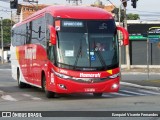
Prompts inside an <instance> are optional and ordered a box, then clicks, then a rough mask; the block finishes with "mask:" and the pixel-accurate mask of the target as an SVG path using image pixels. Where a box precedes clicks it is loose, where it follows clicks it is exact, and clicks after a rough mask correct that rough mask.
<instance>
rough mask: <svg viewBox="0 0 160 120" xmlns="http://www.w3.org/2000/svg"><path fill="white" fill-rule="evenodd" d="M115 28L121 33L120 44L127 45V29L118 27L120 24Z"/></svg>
mask: <svg viewBox="0 0 160 120" xmlns="http://www.w3.org/2000/svg"><path fill="white" fill-rule="evenodd" d="M117 30H119V31H120V32H121V33H122V35H123V40H122V41H123V44H122V45H128V44H129V34H128V31H127V30H126V29H125V28H123V27H120V26H117Z"/></svg>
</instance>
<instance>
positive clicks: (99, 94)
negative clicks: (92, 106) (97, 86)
mask: <svg viewBox="0 0 160 120" xmlns="http://www.w3.org/2000/svg"><path fill="white" fill-rule="evenodd" d="M102 94H103V93H93V95H94V97H101V96H102Z"/></svg>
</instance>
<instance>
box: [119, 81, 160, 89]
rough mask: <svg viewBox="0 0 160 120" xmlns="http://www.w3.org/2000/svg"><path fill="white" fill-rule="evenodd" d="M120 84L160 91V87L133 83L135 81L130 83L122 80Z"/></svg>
mask: <svg viewBox="0 0 160 120" xmlns="http://www.w3.org/2000/svg"><path fill="white" fill-rule="evenodd" d="M120 84H121V85H124V86H130V87H135V88H142V89H148V90H156V91H160V87H153V86H142V85H138V84H133V83H128V82H120Z"/></svg>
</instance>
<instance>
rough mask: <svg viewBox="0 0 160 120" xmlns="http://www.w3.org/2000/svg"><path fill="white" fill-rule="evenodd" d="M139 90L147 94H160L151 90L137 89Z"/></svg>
mask: <svg viewBox="0 0 160 120" xmlns="http://www.w3.org/2000/svg"><path fill="white" fill-rule="evenodd" d="M139 91H140V92H145V93H149V94H153V95H160V93H157V92H153V91H147V90H139Z"/></svg>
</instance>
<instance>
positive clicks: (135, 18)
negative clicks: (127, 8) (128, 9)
mask: <svg viewBox="0 0 160 120" xmlns="http://www.w3.org/2000/svg"><path fill="white" fill-rule="evenodd" d="M138 19H140V17H139V15H138V14H133V13H129V14H127V20H138Z"/></svg>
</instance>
